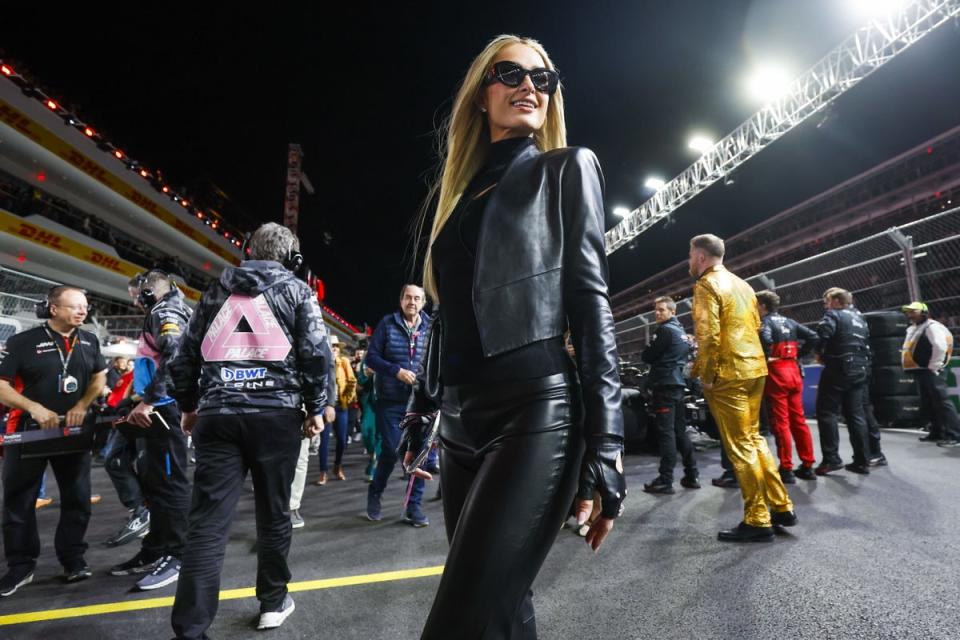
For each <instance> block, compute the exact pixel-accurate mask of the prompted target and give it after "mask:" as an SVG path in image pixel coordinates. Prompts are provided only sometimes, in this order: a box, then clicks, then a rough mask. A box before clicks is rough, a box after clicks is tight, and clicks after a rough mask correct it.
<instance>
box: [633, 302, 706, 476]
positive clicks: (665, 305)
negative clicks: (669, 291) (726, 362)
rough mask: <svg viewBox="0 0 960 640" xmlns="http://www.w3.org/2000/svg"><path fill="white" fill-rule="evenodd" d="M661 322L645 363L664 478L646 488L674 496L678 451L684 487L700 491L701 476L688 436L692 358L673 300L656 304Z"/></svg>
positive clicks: (646, 354)
mask: <svg viewBox="0 0 960 640" xmlns="http://www.w3.org/2000/svg"><path fill="white" fill-rule="evenodd" d="M653 309H654V315H655V317H656V319H657V324H658V325H659V326H658V327H657V331H656V333H654V336H653V342H651V343H650V346H649V347H647V348H646V349H645V350H644V351H643V356H642V358H643V361H644V362H646V363H647V364H649V365H650V376H649V378H648V380H649V382H648V383H647V384H648V387H650V388H651V389H652V390H653V411H654V413H655V414H656V416H657V427H658V428H659V429H660V475H658V476H657V477H656V478H655V479H654V480H653V482H650V483H647V484H645V485H643V490H644V491H646V492H647V493H673V468H674V467H675V466H677V449H679V450H680V455H681V457H682V458H683V478H682V479H681V480H680V485H681V486H683V487H685V488H687V489H699V488H700V473H699V472H698V471H697V461H696V460H694V458H693V444H692V443H691V442H690V438H689V437H688V436H687V423H686V420H685V418H686V407H685V405H684V402H683V390H684V386H685V380H684V377H683V368H684V366H686V364H687V360H688V359H689V358H690V343H689V342H687V336H686V332H685V331H684V330H683V326H682V325H681V324H680V321H679V320H677V318H676V312H677V304H676V303H675V302H674V301H673V299H672V298H669V297H661V298H657V299H656V300H655V301H654V307H653Z"/></svg>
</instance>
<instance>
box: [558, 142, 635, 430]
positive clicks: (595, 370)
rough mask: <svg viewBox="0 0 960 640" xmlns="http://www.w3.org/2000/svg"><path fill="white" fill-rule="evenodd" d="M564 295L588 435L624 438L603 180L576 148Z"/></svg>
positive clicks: (568, 178)
mask: <svg viewBox="0 0 960 640" xmlns="http://www.w3.org/2000/svg"><path fill="white" fill-rule="evenodd" d="M560 207H561V214H562V215H563V218H564V225H565V229H564V242H565V245H564V252H563V268H564V275H563V297H564V304H565V307H566V308H565V311H566V314H567V320H568V322H569V325H570V339H571V342H572V344H573V347H574V350H575V352H576V359H577V369H578V372H579V374H580V383H581V387H582V394H583V405H584V435H585V436H586V437H587V438H592V439H594V440H600V441H603V440H609V439H615V440H617V441H622V440H623V414H622V413H621V411H620V403H621V393H620V373H619V370H618V358H617V344H616V341H615V336H614V323H613V312H612V311H611V310H610V298H609V294H608V291H607V256H606V252H605V251H604V237H603V219H604V207H603V177H602V174H601V172H600V164H599V163H598V162H597V158H596V156H595V155H593V152H591V151H589V150H588V149H582V148H578V149H573V150H572V153H571V157H570V158H568V161H567V162H566V164H565V165H564V167H563V174H562V175H561V184H560Z"/></svg>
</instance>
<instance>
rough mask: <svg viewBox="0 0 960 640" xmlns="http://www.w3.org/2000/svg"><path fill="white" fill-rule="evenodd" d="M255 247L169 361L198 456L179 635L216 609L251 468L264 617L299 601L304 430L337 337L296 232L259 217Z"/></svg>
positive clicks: (315, 417) (214, 290)
mask: <svg viewBox="0 0 960 640" xmlns="http://www.w3.org/2000/svg"><path fill="white" fill-rule="evenodd" d="M249 256H250V259H249V260H245V261H244V262H242V263H241V264H240V266H239V267H228V268H226V269H224V271H223V273H222V274H221V275H220V279H219V280H218V281H217V282H215V283H214V284H212V285H211V286H210V287H209V288H208V289H207V290H206V292H204V294H203V297H202V298H201V300H200V303H199V305H198V306H197V310H196V312H195V313H194V315H193V318H192V319H191V320H190V326H189V328H188V330H187V333H186V335H185V336H184V338H183V342H182V343H181V345H180V352H179V354H178V355H177V357H176V358H175V359H174V361H173V362H172V363H171V364H170V372H171V375H172V376H173V381H174V391H173V395H174V397H176V398H177V400H178V402H179V403H180V407H181V409H182V410H183V411H184V416H183V425H184V428H185V429H186V430H187V431H190V430H191V429H192V430H193V435H194V444H195V446H196V459H197V466H196V472H195V474H194V481H193V482H194V484H193V502H192V504H191V507H190V527H189V530H188V533H187V543H186V546H185V548H184V555H183V568H182V570H181V572H180V582H179V583H178V585H177V597H176V600H175V602H174V605H173V615H172V623H173V630H174V632H176V634H177V638H205V637H206V630H207V629H208V628H209V626H210V624H211V623H212V622H213V618H214V616H215V615H216V613H217V604H218V598H219V595H220V570H221V568H222V567H223V554H224V549H225V547H226V544H227V532H228V531H229V529H230V521H231V520H232V519H233V514H234V511H235V509H236V506H237V500H238V499H239V497H240V492H241V490H242V487H243V479H244V476H245V475H246V473H247V471H250V474H251V476H252V477H253V489H254V500H255V502H256V514H257V515H256V518H257V599H258V600H259V601H260V619H259V624H258V626H257V628H258V629H271V628H274V627H279V626H280V625H281V624H282V623H283V621H284V620H285V619H286V618H287V617H288V616H289V615H290V614H291V613H292V612H293V610H294V604H293V599H292V598H291V597H290V595H289V594H288V593H287V583H288V582H289V581H290V569H289V568H288V566H287V552H288V551H289V550H290V538H291V523H290V511H289V505H290V485H291V482H292V480H293V474H294V468H295V467H296V464H297V457H298V455H299V452H300V443H301V439H302V438H303V437H304V436H308V437H309V436H313V435H317V434H319V433H320V432H321V431H322V430H323V418H322V414H323V409H324V406H325V405H326V403H327V398H326V393H325V384H326V377H327V368H328V362H327V357H328V355H327V354H329V349H328V347H327V345H326V343H327V339H326V338H327V334H326V329H325V328H324V325H323V316H322V315H321V312H320V307H319V305H318V304H317V300H316V297H315V296H314V295H313V293H312V292H311V291H310V288H309V287H307V284H306V283H305V282H303V281H302V280H299V279H298V278H297V277H296V276H295V275H294V272H296V271H299V269H300V268H301V266H302V264H303V256H302V255H301V254H300V242H299V241H298V240H297V238H296V236H294V235H293V232H291V231H290V230H289V229H287V228H286V227H282V226H280V225H278V224H275V223H272V222H271V223H268V224H265V225H263V226H261V227H260V228H259V229H257V231H256V232H255V233H254V234H253V236H252V237H251V238H250V242H249ZM244 329H246V330H244ZM304 409H305V410H306V416H304V413H303V412H304ZM198 416H199V417H198Z"/></svg>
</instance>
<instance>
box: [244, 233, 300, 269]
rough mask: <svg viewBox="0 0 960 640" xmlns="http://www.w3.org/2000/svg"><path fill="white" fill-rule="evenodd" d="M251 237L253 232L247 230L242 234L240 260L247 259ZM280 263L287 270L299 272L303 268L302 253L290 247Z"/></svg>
mask: <svg viewBox="0 0 960 640" xmlns="http://www.w3.org/2000/svg"><path fill="white" fill-rule="evenodd" d="M252 237H253V234H252V233H250V232H249V231H248V232H247V233H246V234H244V236H243V244H242V245H241V246H240V255H241V260H246V259H247V256H248V250H249V248H250V238H252ZM280 264H282V265H283V267H284V268H285V269H287V270H288V271H292V272H293V273H299V272H300V270H301V269H302V268H303V254H302V253H300V252H299V251H297V250H296V249H294V248H292V247H291V248H290V250H289V251H287V255H286V257H284V258H283V260H281V261H280Z"/></svg>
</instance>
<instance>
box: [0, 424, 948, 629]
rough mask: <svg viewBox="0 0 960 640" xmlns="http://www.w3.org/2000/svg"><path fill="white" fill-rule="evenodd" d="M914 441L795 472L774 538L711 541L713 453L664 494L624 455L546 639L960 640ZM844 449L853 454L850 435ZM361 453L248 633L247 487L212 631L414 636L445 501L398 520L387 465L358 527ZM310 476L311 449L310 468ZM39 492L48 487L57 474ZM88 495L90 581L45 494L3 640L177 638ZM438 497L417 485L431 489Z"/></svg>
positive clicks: (118, 515)
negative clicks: (411, 520)
mask: <svg viewBox="0 0 960 640" xmlns="http://www.w3.org/2000/svg"><path fill="white" fill-rule="evenodd" d="M814 431H816V429H814ZM918 435H919V434H918V433H917V432H905V431H897V432H891V431H885V432H884V449H885V452H886V454H887V457H888V459H889V460H890V466H888V467H884V468H879V469H877V470H875V471H874V472H873V473H872V474H871V475H869V476H858V475H855V474H851V473H847V472H837V473H835V474H831V476H830V477H827V478H820V479H819V480H818V481H816V482H804V481H802V480H798V484H797V485H795V486H793V487H790V495H791V496H792V497H793V499H794V501H795V503H796V505H797V513H798V515H799V517H800V524H799V525H798V526H797V527H794V528H793V529H792V530H790V532H789V535H782V536H778V537H777V539H776V540H775V541H774V542H773V543H767V544H758V543H754V544H750V545H736V544H727V543H720V542H718V541H717V540H716V532H717V530H718V529H719V528H726V527H727V526H731V525H734V524H736V523H737V522H738V521H739V520H740V518H741V500H740V495H739V492H738V491H735V490H729V489H718V488H715V487H712V486H710V485H709V479H710V478H711V477H715V476H717V475H719V473H720V466H719V458H718V452H717V451H716V450H707V451H704V452H701V453H699V454H698V455H699V460H700V468H701V474H702V477H703V480H704V487H703V488H702V489H700V490H684V489H682V488H680V487H679V486H677V494H675V495H672V496H652V495H648V494H645V493H643V491H642V483H643V482H646V481H649V480H650V479H652V478H653V477H654V476H655V475H656V466H657V460H656V458H654V457H653V456H628V458H627V460H626V467H627V474H628V481H629V482H630V487H631V489H630V495H629V497H628V502H627V510H626V512H625V514H624V515H623V517H622V518H621V519H620V520H619V521H618V522H617V526H616V529H615V530H614V533H613V535H612V537H611V539H609V540H608V542H607V544H606V545H605V547H604V548H602V549H601V551H600V553H599V554H596V555H595V554H593V553H592V552H591V551H590V550H589V548H588V547H587V546H586V545H585V544H584V542H583V540H582V539H581V538H579V537H577V536H576V535H574V534H573V533H572V531H571V530H569V529H564V530H562V531H560V532H559V536H558V538H557V542H556V544H555V545H554V548H553V550H552V551H551V553H550V556H549V557H548V558H547V561H546V563H545V565H544V567H543V569H542V571H541V572H540V576H539V577H538V579H537V582H536V584H535V585H534V594H535V603H536V608H537V624H538V628H539V636H540V638H550V639H552V638H587V637H589V638H612V639H634V638H656V639H658V640H659V639H665V638H682V639H687V638H695V639H704V640H708V639H710V640H712V639H725V640H726V639H737V640H740V639H745V640H752V639H757V640H760V639H763V640H767V639H772V638H789V639H806V638H810V639H817V640H826V639H833V638H836V639H846V638H857V639H859V638H864V639H871V638H883V639H888V638H890V639H893V638H896V639H909V638H918V639H921V638H922V639H956V638H960V544H958V542H957V531H958V529H960V499H958V498H960V449H949V450H948V449H941V448H938V447H936V446H934V445H930V444H925V443H921V442H919V441H918V440H917V436H918ZM843 437H844V438H845V435H844V436H843ZM818 450H819V449H818ZM841 453H842V454H844V455H849V445H848V443H846V442H843V443H842V447H841ZM362 461H363V460H362V455H361V449H360V445H359V444H351V445H350V447H349V449H348V454H347V465H346V472H347V475H348V480H347V481H346V482H336V481H331V482H329V483H328V484H327V485H326V486H324V487H315V486H312V485H308V486H307V490H306V492H305V496H304V504H303V507H302V510H301V511H302V513H303V515H304V517H305V518H306V521H307V526H306V527H305V528H304V529H300V530H298V531H295V532H294V539H293V545H292V548H291V552H290V565H291V569H292V571H293V582H294V586H293V588H294V589H299V590H298V591H296V592H295V593H293V597H294V599H295V601H296V603H297V609H296V611H295V612H294V614H293V615H292V616H291V617H290V618H289V619H288V620H287V621H286V623H285V624H284V625H283V627H281V628H280V629H277V630H273V631H269V632H257V631H255V630H254V628H253V622H254V620H255V618H256V613H257V601H256V600H255V598H254V597H253V591H252V588H251V587H252V586H253V584H254V577H255V555H254V554H252V553H251V552H250V551H251V546H252V544H253V542H254V539H255V533H254V520H253V499H252V489H251V484H250V482H249V480H248V481H247V483H246V491H245V493H244V494H243V496H242V497H241V501H240V504H239V506H238V509H237V514H236V518H235V519H234V523H233V527H232V529H231V531H230V541H229V545H228V547H227V556H226V561H225V564H224V569H223V580H222V589H223V590H224V593H223V594H222V598H226V599H223V600H222V601H221V605H220V610H219V614H218V615H217V618H216V620H215V622H214V624H213V626H212V628H211V629H210V634H211V636H212V637H214V638H231V639H233V638H255V637H256V638H261V639H262V638H264V637H269V638H273V639H276V640H280V639H286V638H332V639H335V640H345V639H348V638H358V639H363V640H375V639H378V638H384V639H391V640H393V639H404V638H417V637H419V631H420V629H421V627H422V625H423V621H424V619H425V617H426V615H427V612H428V610H429V607H430V604H431V602H432V597H433V593H434V590H435V589H436V587H437V584H438V581H439V577H438V576H439V571H440V568H439V567H440V565H442V564H443V561H444V556H445V553H446V549H447V543H446V539H445V536H444V531H443V526H442V515H441V510H440V503H439V502H436V501H431V502H426V504H425V510H426V513H427V515H428V516H429V517H430V521H431V525H430V526H429V527H427V528H425V529H412V528H410V527H409V526H407V525H404V524H403V523H402V522H400V517H399V515H400V500H401V497H402V496H401V493H402V491H403V488H404V487H403V483H402V482H401V481H400V480H399V478H397V477H396V476H395V478H397V479H395V480H394V481H393V482H392V484H391V486H389V487H388V489H387V496H386V499H385V500H384V516H385V517H384V520H383V521H382V522H380V523H376V524H374V523H370V522H367V521H366V520H365V519H363V518H362V517H361V515H362V512H363V507H364V504H365V495H366V484H365V483H364V482H363V479H362V477H361V474H362ZM315 470H316V459H315V458H311V474H310V480H312V479H313V476H314V475H315ZM678 471H679V469H678ZM51 480H52V474H51ZM49 486H50V489H51V491H50V495H51V496H52V497H54V498H56V497H57V489H56V483H55V482H51V483H50V485H49ZM94 490H95V491H96V492H98V493H100V494H102V496H103V502H101V503H100V504H98V505H96V506H94V508H93V509H94V513H93V518H92V519H91V523H90V529H89V532H88V541H89V542H90V543H91V546H90V550H89V552H88V554H87V561H88V563H89V565H90V567H91V568H92V569H93V570H94V574H95V575H94V577H93V578H91V579H90V580H87V581H85V582H82V583H79V584H75V585H69V586H67V585H64V584H62V583H61V582H60V580H59V576H60V573H61V570H60V567H59V565H58V563H57V561H56V558H55V556H54V553H53V532H54V527H55V525H56V520H57V517H58V509H57V507H56V503H55V504H54V505H53V506H51V507H48V508H46V509H43V510H42V511H40V513H39V514H38V518H39V524H40V529H41V540H42V545H43V550H42V552H41V557H40V561H39V565H38V567H37V571H36V574H35V579H34V582H33V584H31V585H28V586H26V587H24V588H22V589H21V590H20V591H18V592H17V593H16V594H14V595H13V596H11V597H9V598H4V599H2V600H0V638H2V639H6V638H17V639H19V638H42V639H43V640H60V639H71V640H72V639H76V638H93V639H96V640H113V639H121V638H122V639H124V640H129V639H131V638H170V637H172V633H171V630H170V626H169V615H170V602H171V600H172V596H173V594H174V592H175V590H174V588H173V587H168V588H164V589H160V590H158V591H154V592H150V593H135V592H131V591H130V587H131V585H132V583H133V581H134V580H132V579H130V578H115V577H111V576H109V575H108V574H107V569H108V568H109V567H110V566H111V565H112V564H114V563H116V562H119V561H122V560H126V559H127V558H128V557H129V556H131V555H132V554H133V553H135V552H136V550H137V546H136V545H137V543H130V544H129V545H126V546H123V547H120V548H119V549H108V548H106V547H104V546H102V545H101V544H99V543H100V541H102V540H104V539H105V538H107V537H108V535H110V534H111V533H112V532H113V531H114V530H115V529H116V528H118V527H119V525H120V524H121V522H122V521H123V520H124V518H125V516H126V512H125V510H124V509H123V507H122V505H120V503H119V502H118V500H117V498H116V495H115V494H114V493H113V490H112V487H111V485H110V484H109V480H108V478H107V476H106V474H105V473H104V471H103V469H102V468H95V469H94ZM434 492H435V490H434V489H433V488H432V487H428V489H427V494H426V495H427V497H430V496H432V495H433V494H434ZM407 570H414V571H413V572H406V571H407ZM398 572H399V573H398ZM404 572H406V573H404ZM92 605H101V606H92ZM78 607H86V608H81V609H77V608H78ZM264 633H266V634H267V635H266V636H265V635H264Z"/></svg>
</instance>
